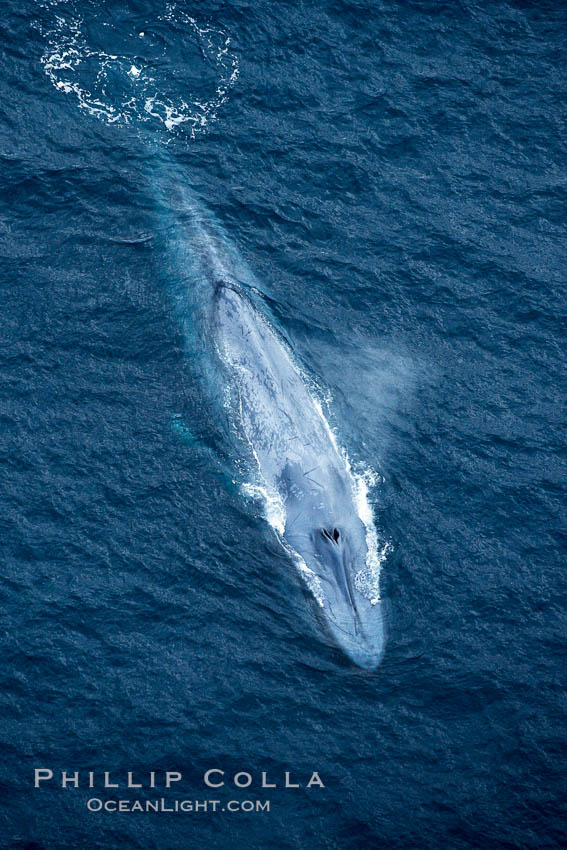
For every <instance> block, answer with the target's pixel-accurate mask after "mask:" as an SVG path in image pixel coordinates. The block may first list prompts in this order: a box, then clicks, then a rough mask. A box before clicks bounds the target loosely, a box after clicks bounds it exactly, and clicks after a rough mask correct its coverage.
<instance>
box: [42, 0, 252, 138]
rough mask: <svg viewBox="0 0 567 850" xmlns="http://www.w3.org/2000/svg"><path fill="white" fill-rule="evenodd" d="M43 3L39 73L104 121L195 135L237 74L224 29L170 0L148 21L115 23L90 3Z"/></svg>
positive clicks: (212, 114)
mask: <svg viewBox="0 0 567 850" xmlns="http://www.w3.org/2000/svg"><path fill="white" fill-rule="evenodd" d="M86 7H88V9H89V16H88V20H87V18H86V16H85V15H84V14H83V12H84V9H85V8H86ZM43 9H44V10H49V12H50V16H51V17H52V22H51V23H50V24H48V25H47V26H46V27H44V28H43V29H44V35H45V37H46V42H47V44H46V49H45V51H44V54H43V56H42V59H41V62H42V65H43V68H44V70H45V73H46V74H47V76H48V78H49V79H50V80H51V82H52V84H53V85H54V87H55V88H56V89H58V91H61V92H63V93H64V94H67V95H71V96H73V97H74V98H75V100H76V102H77V105H78V106H79V108H80V109H83V110H85V111H86V112H88V113H89V114H90V115H92V116H93V117H95V118H98V119H99V120H101V121H103V122H105V123H108V124H120V123H121V124H131V123H134V122H157V123H160V124H162V125H163V126H164V127H165V128H166V130H167V131H169V133H174V132H176V131H177V132H179V131H181V132H184V133H187V134H188V135H190V137H192V138H194V137H195V135H196V134H197V133H199V132H200V131H202V130H204V129H205V128H206V127H207V126H208V125H209V124H210V123H211V122H212V121H213V120H214V119H215V118H216V116H217V112H218V110H219V108H220V107H221V106H222V104H223V103H225V102H226V101H227V99H228V97H229V93H230V91H231V89H232V87H233V86H234V84H235V82H236V80H237V79H238V73H239V69H238V57H237V54H236V53H235V52H234V50H232V48H231V39H230V37H229V36H228V35H227V34H226V33H225V32H224V31H223V30H222V29H220V28H217V27H215V26H211V25H204V24H201V23H198V22H197V20H196V19H195V18H193V17H192V16H191V15H189V14H187V12H185V11H183V10H182V9H179V8H178V7H177V6H176V5H175V4H173V3H170V4H168V5H167V6H165V8H164V11H163V13H162V14H160V15H158V16H157V17H156V18H155V20H153V21H146V22H140V21H139V20H138V19H134V18H132V19H122V20H121V21H120V22H119V23H118V24H114V23H113V22H112V17H111V16H110V15H109V14H108V12H107V11H105V10H104V7H100V6H99V5H96V4H92V6H91V4H85V3H82V4H80V6H79V5H75V4H74V3H73V2H65V0H47V2H44V4H43ZM109 18H110V20H109ZM103 45H104V46H103Z"/></svg>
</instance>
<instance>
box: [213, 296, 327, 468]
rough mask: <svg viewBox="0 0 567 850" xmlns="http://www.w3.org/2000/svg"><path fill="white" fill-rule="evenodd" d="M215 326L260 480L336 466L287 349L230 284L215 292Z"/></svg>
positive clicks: (316, 412)
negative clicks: (298, 468) (297, 468)
mask: <svg viewBox="0 0 567 850" xmlns="http://www.w3.org/2000/svg"><path fill="white" fill-rule="evenodd" d="M216 326H217V341H218V347H219V353H220V355H221V357H222V358H223V360H224V362H225V363H226V364H227V365H228V366H229V368H230V369H231V371H232V373H233V377H234V383H235V385H236V387H237V390H238V396H239V399H238V404H239V417H240V419H241V422H242V426H243V428H244V432H245V434H246V437H247V439H248V440H249V442H250V444H251V445H252V447H253V449H254V453H255V454H256V456H257V459H258V462H259V463H260V466H261V469H262V472H263V473H264V475H265V476H266V477H267V478H271V479H272V480H274V478H275V477H277V476H279V475H280V474H281V471H282V469H283V468H284V467H285V466H286V464H287V463H290V462H292V463H293V462H296V463H301V464H302V465H303V466H304V467H305V464H306V463H310V462H313V465H314V466H315V465H316V464H317V463H321V462H322V461H323V460H324V461H325V463H326V464H328V463H330V462H331V463H333V462H334V461H335V459H336V462H337V463H338V460H339V458H338V455H337V452H336V449H335V447H334V445H333V442H332V440H331V437H330V433H329V430H328V427H326V423H325V422H324V420H323V417H322V415H321V412H320V410H319V408H318V406H317V404H316V402H315V399H314V398H313V396H312V394H311V393H310V391H309V388H308V386H307V384H306V381H305V379H304V377H303V375H302V374H301V371H300V369H299V367H298V366H297V364H296V363H295V361H294V359H293V357H292V355H291V352H290V351H289V349H288V346H287V344H286V343H285V342H284V340H283V339H282V338H281V336H280V335H279V334H278V333H277V332H276V330H275V329H274V328H273V327H272V326H271V325H270V323H269V322H268V321H267V320H266V319H265V318H264V316H262V315H261V314H260V312H259V311H258V310H257V309H256V307H255V306H254V305H253V304H252V302H251V301H250V299H249V298H248V297H247V296H246V295H245V294H244V293H242V292H240V290H239V289H238V288H237V287H234V286H232V285H231V284H226V285H225V284H220V285H219V286H218V288H217V293H216ZM305 468H308V467H305Z"/></svg>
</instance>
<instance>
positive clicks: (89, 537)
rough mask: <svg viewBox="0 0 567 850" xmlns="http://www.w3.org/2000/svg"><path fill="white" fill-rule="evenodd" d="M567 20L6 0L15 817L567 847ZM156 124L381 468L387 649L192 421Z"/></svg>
mask: <svg viewBox="0 0 567 850" xmlns="http://www.w3.org/2000/svg"><path fill="white" fill-rule="evenodd" d="M192 19H193V20H192ZM566 26H567V14H566V10H565V6H564V4H561V3H557V2H545V0H543V2H539V3H530V2H485V3H480V2H472V0H463V2H455V3H441V2H439V3H435V2H417V0H416V2H399V3H394V2H377V3H370V2H364V0H360V2H356V0H348V1H347V0H334V2H330V0H321V2H301V0H297V2H279V3H275V2H261V1H260V2H256V3H250V2H245V0H230V2H221V1H220V0H218V2H215V0H202V2H200V3H195V4H188V3H181V2H180V3H179V4H178V5H173V6H170V7H169V8H166V7H165V5H161V4H160V3H159V2H157V0H152V2H148V1H147V0H146V1H145V2H121V3H111V2H105V3H92V4H91V3H87V2H84V3H81V2H79V0H77V2H75V4H73V3H72V2H45V3H43V4H42V3H39V2H35V3H34V2H31V0H29V1H28V2H26V0H8V2H6V3H5V4H4V7H3V15H2V22H1V25H0V30H1V54H0V57H1V58H0V62H1V67H0V72H1V73H0V90H1V99H0V152H1V157H2V169H1V172H0V182H1V192H0V239H1V242H0V245H1V259H0V282H1V292H2V307H1V310H0V316H1V322H2V336H1V339H2V348H1V352H0V354H1V359H0V369H1V408H0V413H1V417H2V431H1V443H0V451H1V459H2V467H1V469H2V472H1V476H2V477H1V497H2V498H1V504H2V516H1V523H2V553H3V554H2V561H1V570H2V581H1V586H0V592H1V596H2V629H1V658H2V665H1V668H0V669H1V682H0V704H1V707H0V737H1V747H2V760H1V763H2V783H1V786H0V795H1V813H0V819H1V824H0V846H1V847H6V848H20V850H24V848H27V850H32V848H33V850H44V849H45V850H48V848H49V850H52V848H54V850H63V848H65V850H66V848H69V850H77V849H78V848H88V850H94V848H159V850H173V848H198V849H199V850H200V848H208V847H214V848H225V847H233V848H278V850H279V848H282V850H288V848H289V850H292V848H293V850H295V849H296V848H297V849H298V850H303V848H311V847H313V848H316V847H317V848H319V847H321V848H329V850H343V848H345V850H346V849H347V848H348V850H350V848H352V850H355V848H356V850H358V848H365V850H366V848H372V849H373V848H382V847H389V848H401V850H413V848H416V850H417V848H424V850H425V848H427V850H429V848H431V850H440V849H441V848H443V850H445V848H448V850H461V848H491V850H492V848H497V849H498V850H500V848H502V849H503V848H557V847H562V846H565V844H566V842H567V837H566V831H565V820H564V816H565V804H564V793H565V781H564V778H565V773H564V771H565V761H564V756H565V747H564V740H565V693H564V685H565V613H564V611H565V601H566V591H567V587H566V584H567V582H566V578H565V570H564V555H565V531H564V525H563V526H562V510H561V509H562V507H563V505H564V501H563V499H564V495H565V487H564V482H565V341H564V332H565V324H564V323H565V312H566V309H565V308H566V304H565V259H566V255H565V248H566V240H565V230H564V228H565V221H566V206H565V202H566V182H565V162H566V158H565V153H566V152H565V126H566V125H565V95H566V88H567V86H566V82H565V80H566V74H565V70H566V69H565V47H566V45H565V35H566V32H567V29H566ZM140 33H143V35H141V34H140ZM227 39H229V41H227ZM152 98H153V100H151V99H152ZM148 99H150V100H151V102H149V103H148ZM164 122H165V123H164ZM166 125H167V126H166ZM168 128H169V129H168ZM144 140H146V141H144ZM148 140H150V142H149V144H148ZM160 147H161V148H163V150H167V155H168V156H170V157H171V158H172V162H173V163H174V164H175V168H178V169H179V175H180V179H188V178H189V179H190V181H191V183H192V185H193V187H194V188H195V190H196V192H197V193H198V194H199V195H200V197H201V198H202V199H203V202H204V203H205V204H206V205H207V206H208V208H209V209H211V210H213V211H214V213H215V214H216V216H217V218H218V219H219V221H221V222H222V225H223V227H224V229H225V231H226V233H227V234H228V235H229V236H230V239H231V240H232V241H233V243H234V244H235V245H236V246H237V247H238V249H239V251H240V252H241V254H242V256H243V257H244V258H245V259H246V261H247V262H248V263H249V265H250V266H251V268H252V269H253V270H254V272H255V274H256V276H257V278H258V279H259V280H261V281H264V282H265V284H266V290H267V291H268V290H269V292H270V309H271V311H272V314H273V315H274V316H275V317H276V319H277V321H278V322H279V324H280V326H281V328H282V330H283V332H284V333H285V334H286V336H287V338H288V339H289V340H291V341H292V344H293V347H294V350H295V353H296V356H297V358H298V360H299V362H301V363H302V365H303V367H304V368H305V370H306V372H308V373H309V374H310V375H312V376H313V378H314V379H315V380H316V381H317V382H318V383H319V385H320V386H322V387H325V388H327V390H328V393H329V395H330V398H331V401H330V403H329V417H330V420H331V422H332V425H333V427H334V428H335V430H336V433H337V435H338V438H339V439H340V441H341V445H343V446H344V447H345V448H346V449H347V450H348V453H349V457H350V458H351V460H352V462H353V463H354V464H360V465H361V466H362V467H364V468H366V469H371V470H374V472H375V473H376V474H377V480H376V484H375V486H374V487H373V488H372V489H371V491H370V500H371V502H372V506H373V509H374V514H375V522H376V527H377V530H378V533H379V535H380V539H381V540H382V541H384V542H387V543H389V544H390V547H391V548H390V552H389V554H388V555H387V557H386V559H385V561H384V563H383V565H382V574H381V589H382V594H383V596H384V597H385V599H386V600H387V604H388V610H389V626H388V643H387V647H386V653H385V657H384V660H383V662H382V664H381V666H380V667H379V668H378V669H377V670H376V671H373V672H365V671H361V670H358V669H357V668H356V667H354V666H353V665H352V664H351V663H350V662H349V660H348V659H347V658H346V657H345V656H344V655H343V654H342V653H341V651H340V650H339V649H337V648H336V647H335V646H334V645H333V643H332V641H331V640H330V639H329V638H328V636H327V634H326V633H325V630H324V628H323V625H322V623H321V621H320V620H319V619H318V617H317V612H316V608H315V606H314V604H313V600H312V599H311V597H310V595H309V593H308V591H307V589H306V587H305V585H304V584H303V582H302V580H301V578H300V577H299V575H298V572H297V570H296V569H295V567H294V565H293V564H292V563H291V562H290V560H289V558H288V557H287V555H286V553H285V552H284V551H283V550H282V548H281V546H280V545H279V543H278V542H277V539H276V537H275V535H274V532H273V530H272V528H271V527H270V526H269V525H268V523H267V522H266V521H265V519H264V518H263V516H262V514H261V511H259V510H258V509H257V506H256V508H255V507H254V504H253V503H252V504H251V502H250V501H249V500H246V499H245V498H243V495H242V492H241V490H240V489H239V488H238V487H236V486H231V481H230V477H229V476H227V475H226V474H225V473H224V471H223V469H222V466H221V465H220V464H219V462H217V459H216V457H215V454H214V450H212V449H211V448H210V446H209V445H208V441H207V436H208V435H207V429H208V428H210V427H211V426H210V422H211V416H212V414H211V411H210V410H208V409H207V401H206V399H203V398H201V397H200V396H199V392H198V390H197V387H196V384H195V382H194V379H193V375H194V370H195V368H196V367H197V366H198V364H194V363H190V362H188V359H187V356H186V349H185V346H184V341H183V338H182V334H181V331H180V327H179V323H178V322H177V320H176V316H175V315H174V311H172V307H171V302H170V299H169V298H168V294H167V285H166V284H167V280H166V278H167V273H166V272H165V270H167V269H169V268H170V265H169V263H168V258H167V256H166V255H165V254H166V248H165V247H164V245H165V243H164V241H163V239H160V237H159V233H160V228H162V226H163V223H162V222H160V220H159V216H158V214H157V213H156V202H155V197H154V194H153V192H152V183H151V175H152V168H153V164H154V158H155V157H156V156H157V153H156V151H157V150H158V149H160ZM187 410H189V412H190V415H191V417H192V422H193V427H195V428H196V431H197V432H198V433H199V435H200V436H199V439H198V440H193V441H188V440H186V439H180V437H179V435H178V434H177V435H176V433H175V432H174V430H172V428H171V422H172V419H173V417H175V416H178V415H179V414H184V413H185V412H186V411H187ZM199 412H201V416H202V418H201V421H200V422H199V416H200V413H199ZM217 767H218V768H220V769H223V770H225V771H226V777H227V779H228V778H229V777H230V776H232V775H233V774H234V773H235V772H237V771H250V772H251V773H252V774H253V775H254V782H253V785H252V786H251V787H250V788H248V789H242V790H235V789H234V788H233V787H231V786H230V785H228V786H227V787H226V788H223V789H219V790H217V791H215V792H213V791H210V790H207V789H206V788H205V787H204V785H203V781H202V775H203V772H204V771H205V770H207V769H208V768H217ZM34 768H50V769H52V770H53V771H54V773H55V778H56V779H58V778H59V776H60V774H59V772H60V771H61V770H67V771H75V770H79V771H81V784H82V787H80V788H79V789H73V788H67V789H62V788H61V783H60V781H59V783H58V784H56V782H55V781H54V782H52V783H45V785H44V786H42V787H41V788H39V789H37V790H35V789H34V788H33V771H34ZM89 770H92V771H95V772H96V774H97V782H98V783H99V785H100V776H101V774H102V772H103V771H110V772H111V773H112V777H119V781H120V782H121V783H124V782H125V781H126V772H127V771H129V770H130V771H133V772H134V773H135V777H140V776H141V777H146V779H145V781H146V782H147V781H148V780H147V775H148V773H149V771H151V770H154V771H158V772H160V771H163V770H171V771H180V772H182V773H183V777H184V778H183V782H181V783H178V787H177V786H176V788H175V790H170V791H167V790H163V783H162V781H161V779H159V777H158V781H159V783H160V785H159V789H158V791H152V790H151V789H148V788H144V789H143V790H142V791H129V792H128V791H127V790H124V789H120V790H119V791H115V790H109V791H107V792H104V791H101V790H100V787H98V788H97V789H95V791H92V790H89V789H88V788H86V787H84V778H85V777H86V772H87V771H89ZM262 771H266V772H268V774H269V777H268V778H269V780H270V781H271V782H277V783H278V788H276V789H275V790H269V791H268V790H262V789H261V787H260V775H261V772H262ZM285 771H291V772H292V774H293V776H292V781H298V782H301V784H302V786H303V787H301V788H300V789H284V788H283V787H281V786H282V784H283V780H284V773H285ZM312 771H318V772H319V774H320V776H321V779H322V780H323V782H324V784H325V788H324V789H321V788H317V787H315V788H311V789H306V788H305V787H304V785H305V782H306V781H307V779H308V778H309V776H310V775H311V772H312ZM160 775H161V774H160ZM115 781H116V780H115ZM93 796H96V797H98V798H101V799H103V800H105V799H116V798H124V799H130V800H132V799H138V798H139V799H146V798H154V797H156V796H157V797H163V798H164V799H165V801H166V803H167V804H168V805H170V804H171V803H172V802H173V801H174V800H176V799H177V800H179V799H191V800H205V799H220V800H221V802H222V805H223V806H224V805H225V803H226V802H227V801H228V800H231V799H235V800H253V801H255V800H257V799H259V800H266V799H269V800H270V803H271V810H270V812H269V813H268V812H258V813H257V812H252V813H243V812H235V813H228V812H224V813H222V812H217V813H212V812H210V811H209V812H206V813H205V812H197V813H193V814H189V813H168V812H161V813H152V812H149V813H134V812H131V813H111V812H106V813H104V812H102V813H94V812H89V811H88V810H87V800H89V799H90V798H92V797H93Z"/></svg>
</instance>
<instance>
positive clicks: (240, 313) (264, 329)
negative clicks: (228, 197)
mask: <svg viewBox="0 0 567 850" xmlns="http://www.w3.org/2000/svg"><path fill="white" fill-rule="evenodd" d="M175 205H176V207H177V209H178V211H179V210H182V211H183V219H184V220H183V222H182V225H183V236H182V237H179V236H174V237H173V238H174V239H175V240H176V241H177V245H178V248H179V245H180V244H182V245H183V250H182V251H181V253H180V254H179V256H180V259H181V261H182V262H183V263H184V266H186V267H189V270H190V275H189V277H190V284H189V285H186V283H185V282H184V283H183V285H182V286H178V287H177V290H176V301H177V305H178V309H179V311H180V313H181V315H182V319H183V321H184V322H189V319H188V318H187V316H188V315H189V314H190V316H191V322H192V323H193V324H195V323H197V324H199V323H201V327H198V328H196V329H193V330H194V332H195V330H196V333H197V336H199V334H200V335H201V338H202V339H204V338H205V337H206V338H208V337H211V341H212V343H213V347H214V350H215V357H216V358H217V359H218V360H219V361H220V362H221V363H222V369H221V374H222V375H223V378H224V379H225V380H227V381H228V384H229V386H230V389H231V397H232V403H231V406H230V407H231V415H232V419H233V422H234V423H235V425H236V427H237V429H238V431H239V432H240V435H241V437H242V438H243V439H244V440H245V441H246V442H247V443H248V445H249V448H250V451H251V453H252V455H253V457H254V458H255V461H256V463H257V465H258V472H259V474H260V476H261V478H262V479H263V482H264V483H265V486H266V488H267V490H268V491H271V493H275V494H276V495H277V497H278V499H279V502H280V504H281V505H283V508H284V515H285V521H284V527H283V538H284V540H285V543H286V544H287V545H288V546H289V547H290V548H291V549H292V550H293V551H294V552H295V553H297V555H298V556H299V557H300V559H302V561H303V562H304V566H305V567H306V568H307V571H308V574H309V575H310V576H311V578H313V579H314V581H315V583H316V586H317V588H318V591H319V592H318V593H317V596H318V598H319V601H320V603H321V605H322V608H321V610H322V612H323V615H324V619H325V622H326V624H327V626H328V629H329V630H330V632H331V633H332V635H333V637H334V640H335V642H336V643H338V644H339V645H340V646H341V647H342V649H343V650H344V651H345V652H346V654H347V655H348V656H349V657H350V658H351V659H352V660H353V661H354V662H355V663H356V664H357V665H359V666H360V667H364V668H374V667H375V666H377V664H378V663H379V661H380V658H381V656H382V652H383V645H384V632H383V622H382V612H381V605H380V604H372V603H373V602H375V600H372V601H371V600H370V598H368V597H367V596H366V595H364V594H363V593H361V592H360V590H359V589H358V586H357V585H359V584H360V582H358V581H357V575H358V574H360V573H361V572H362V571H364V570H365V569H366V568H367V558H368V549H367V529H366V527H365V525H364V523H363V522H362V520H361V518H360V516H359V513H358V511H357V505H356V499H355V482H354V479H353V476H352V474H351V472H350V469H349V467H348V464H347V463H346V461H345V459H344V457H343V456H342V454H341V453H340V452H339V450H338V449H337V445H336V443H335V440H334V438H333V434H332V432H331V431H330V429H329V426H328V423H327V422H326V420H325V418H324V416H323V413H322V411H321V408H320V406H319V404H318V403H317V400H316V397H315V395H314V393H313V392H312V391H311V390H310V388H309V386H308V382H307V381H306V380H305V378H304V376H303V375H302V373H301V370H300V369H299V367H298V365H297V364H296V362H295V360H294V358H293V356H292V354H291V351H290V348H289V347H288V344H287V343H286V342H285V341H284V340H283V339H282V337H281V335H280V334H279V333H278V332H277V331H276V329H275V328H274V326H273V325H272V324H271V323H270V322H269V320H268V319H267V318H266V315H265V314H264V311H263V310H262V308H261V306H258V299H257V297H254V298H253V297H252V290H251V288H250V286H249V285H248V284H249V282H250V280H252V282H253V278H252V275H251V273H250V272H249V270H248V269H247V267H246V265H245V263H244V262H243V261H242V259H241V257H240V256H239V254H238V252H236V250H235V249H234V247H233V246H232V245H231V244H230V242H229V240H227V238H226V237H225V235H224V234H223V232H222V230H221V229H220V228H219V226H218V224H217V223H216V221H215V220H214V219H213V218H212V217H211V216H208V215H207V214H206V213H205V212H204V211H203V210H202V208H201V207H200V206H199V205H198V203H197V202H196V201H195V199H194V198H193V196H192V194H191V193H188V192H185V193H183V192H181V191H179V189H178V190H177V191H176V194H175ZM178 223H179V222H178ZM199 345H202V342H201V343H199ZM223 378H221V380H222V379H223Z"/></svg>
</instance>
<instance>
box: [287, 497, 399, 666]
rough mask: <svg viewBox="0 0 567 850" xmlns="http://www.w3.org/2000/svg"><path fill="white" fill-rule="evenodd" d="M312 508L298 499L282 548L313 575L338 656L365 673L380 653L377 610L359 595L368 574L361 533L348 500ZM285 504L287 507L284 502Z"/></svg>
mask: <svg viewBox="0 0 567 850" xmlns="http://www.w3.org/2000/svg"><path fill="white" fill-rule="evenodd" d="M317 499H318V501H317V502H316V504H314V505H313V506H311V505H310V504H309V499H307V498H302V499H301V501H300V504H298V505H297V506H296V507H297V508H298V510H297V511H295V510H291V511H290V514H291V515H290V514H288V522H287V523H286V528H285V531H284V538H285V539H286V541H287V543H288V544H289V545H290V546H291V547H292V548H293V549H294V550H295V551H296V552H297V553H298V554H299V555H300V556H301V558H302V559H303V561H304V562H305V564H306V565H307V567H308V568H309V569H310V570H311V571H312V572H313V573H314V574H315V575H316V576H317V578H318V580H319V583H320V587H321V589H322V595H323V603H322V613H323V615H324V618H325V621H326V624H327V627H328V629H329V631H330V632H331V634H332V636H333V638H334V639H335V641H336V642H337V643H338V644H339V646H340V647H341V648H342V649H343V651H344V652H345V653H346V654H347V655H348V656H349V657H350V658H351V659H352V660H353V661H354V662H355V664H357V665H358V666H359V667H362V668H365V669H373V668H375V667H377V666H378V664H379V663H380V660H381V658H382V654H383V651H384V623H383V618H382V606H381V604H380V603H375V604H372V601H371V600H370V599H369V598H368V597H367V596H366V595H364V593H363V592H361V590H360V589H359V588H361V587H362V586H363V581H361V578H362V576H363V575H364V573H365V572H366V571H367V569H368V566H367V558H368V547H367V542H366V528H365V526H364V524H363V522H362V520H361V519H360V517H359V516H358V514H357V513H356V510H355V507H354V504H353V503H352V501H351V500H349V499H343V500H341V499H339V500H337V499H335V500H333V501H334V504H333V505H332V507H330V506H326V504H325V503H326V502H327V500H326V499H324V498H323V499H322V500H321V494H318V497H317ZM288 505H289V502H288Z"/></svg>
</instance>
